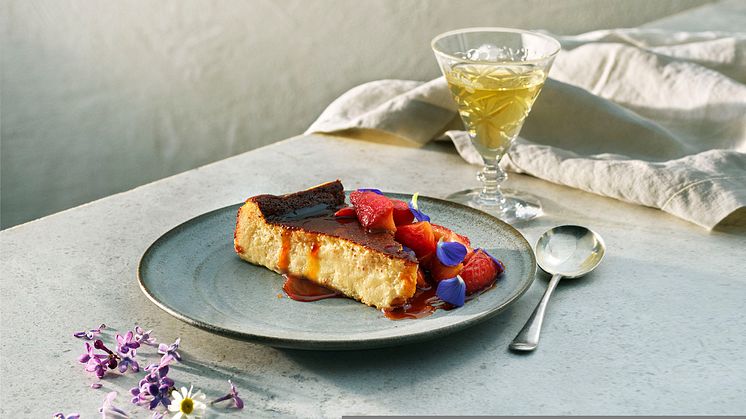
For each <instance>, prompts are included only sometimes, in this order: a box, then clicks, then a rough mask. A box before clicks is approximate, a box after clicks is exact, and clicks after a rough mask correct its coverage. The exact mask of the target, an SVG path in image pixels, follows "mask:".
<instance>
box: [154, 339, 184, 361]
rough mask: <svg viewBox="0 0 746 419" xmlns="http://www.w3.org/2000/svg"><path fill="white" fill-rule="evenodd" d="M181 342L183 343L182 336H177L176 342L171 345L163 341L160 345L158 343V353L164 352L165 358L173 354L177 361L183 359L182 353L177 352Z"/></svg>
mask: <svg viewBox="0 0 746 419" xmlns="http://www.w3.org/2000/svg"><path fill="white" fill-rule="evenodd" d="M180 344H181V338H176V340H175V341H174V343H172V344H170V345H166V344H165V343H161V344H160V345H158V353H159V354H162V355H163V358H165V357H166V356H171V357H173V358H174V359H176V360H177V361H181V355H180V354H179V353H178V352H177V350H178V349H179V345H180Z"/></svg>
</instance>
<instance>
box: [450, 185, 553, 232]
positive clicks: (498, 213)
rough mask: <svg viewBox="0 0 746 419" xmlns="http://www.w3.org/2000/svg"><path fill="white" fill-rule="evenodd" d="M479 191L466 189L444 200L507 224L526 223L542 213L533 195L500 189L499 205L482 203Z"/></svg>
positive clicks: (488, 202)
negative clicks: (482, 212)
mask: <svg viewBox="0 0 746 419" xmlns="http://www.w3.org/2000/svg"><path fill="white" fill-rule="evenodd" d="M480 191H481V189H467V190H465V191H460V192H456V193H453V194H451V195H448V196H447V197H446V199H447V200H449V201H453V202H457V203H459V204H464V205H468V206H470V207H472V208H476V209H478V210H480V211H484V212H486V213H487V214H490V215H494V216H495V217H497V218H499V219H501V220H503V221H505V222H506V223H508V224H513V223H517V222H521V221H528V220H531V219H534V218H536V217H539V216H541V215H542V214H543V213H544V212H543V211H542V209H541V203H540V202H539V199H538V198H536V197H535V196H533V195H529V194H525V193H521V192H516V191H513V190H510V189H502V193H503V196H504V197H505V201H504V202H502V203H499V202H494V201H492V202H490V201H482V200H481V199H479V192H480Z"/></svg>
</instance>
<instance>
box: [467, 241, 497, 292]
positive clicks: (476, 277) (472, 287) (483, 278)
mask: <svg viewBox="0 0 746 419" xmlns="http://www.w3.org/2000/svg"><path fill="white" fill-rule="evenodd" d="M464 260H465V262H464V269H462V270H461V274H460V275H461V279H463V280H464V282H465V283H466V293H467V294H473V293H475V292H477V291H479V290H482V289H484V288H487V287H488V286H490V285H492V283H493V282H495V278H497V275H498V274H499V273H502V267H501V266H499V265H498V264H497V263H495V262H494V261H493V260H492V258H491V257H490V256H489V255H487V254H486V253H484V252H483V251H482V250H476V251H474V252H472V253H471V254H469V255H467V257H466V258H465V259H464Z"/></svg>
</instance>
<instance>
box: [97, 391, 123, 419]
mask: <svg viewBox="0 0 746 419" xmlns="http://www.w3.org/2000/svg"><path fill="white" fill-rule="evenodd" d="M116 398H117V392H116V391H112V392H111V393H108V394H107V395H106V397H104V403H103V404H102V405H101V407H100V408H99V409H98V411H99V412H101V417H102V418H104V419H106V418H128V417H129V415H128V414H127V412H125V411H124V410H122V409H120V408H118V407H116V406H114V399H116Z"/></svg>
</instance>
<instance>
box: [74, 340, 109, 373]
mask: <svg viewBox="0 0 746 419" xmlns="http://www.w3.org/2000/svg"><path fill="white" fill-rule="evenodd" d="M96 342H100V341H96ZM94 348H95V345H93V346H92V345H91V344H90V343H88V342H86V343H85V349H86V353H84V354H83V355H81V356H79V357H78V362H80V363H81V364H86V365H85V370H86V371H88V372H95V373H96V376H97V377H98V378H102V377H103V376H104V375H105V374H106V367H107V366H108V365H109V355H103V354H97V353H96V352H94Z"/></svg>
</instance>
